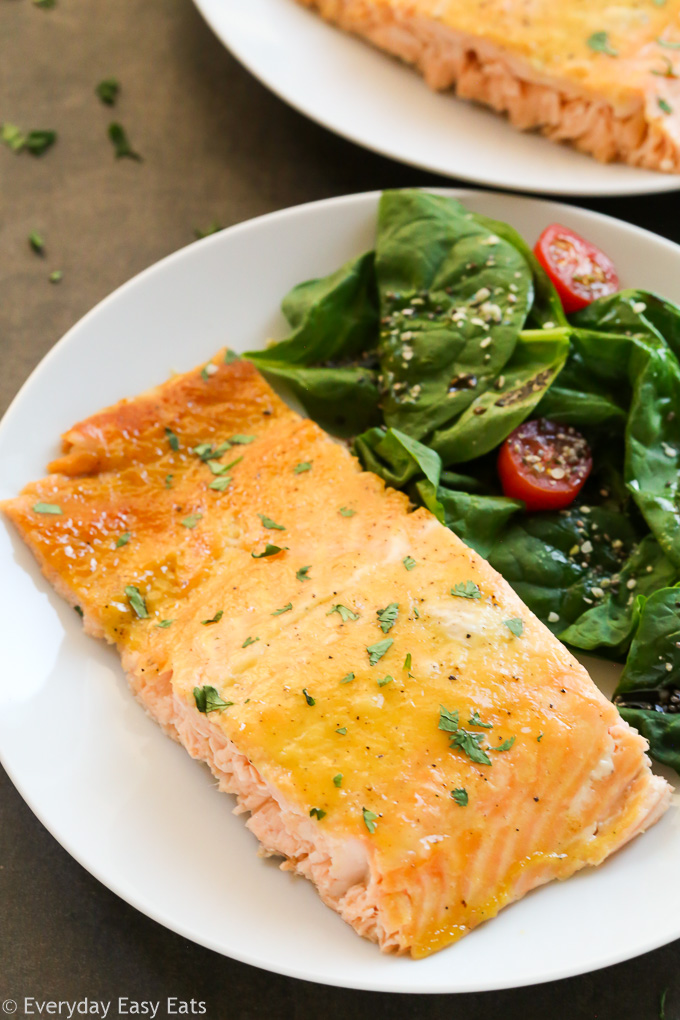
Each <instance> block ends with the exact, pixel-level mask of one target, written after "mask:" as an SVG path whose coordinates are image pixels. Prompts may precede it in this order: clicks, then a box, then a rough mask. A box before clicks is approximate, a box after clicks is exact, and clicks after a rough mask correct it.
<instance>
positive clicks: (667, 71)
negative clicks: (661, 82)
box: [652, 55, 678, 78]
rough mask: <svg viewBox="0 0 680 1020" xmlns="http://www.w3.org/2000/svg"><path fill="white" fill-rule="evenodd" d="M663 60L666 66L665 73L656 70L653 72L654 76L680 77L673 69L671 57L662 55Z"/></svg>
mask: <svg viewBox="0 0 680 1020" xmlns="http://www.w3.org/2000/svg"><path fill="white" fill-rule="evenodd" d="M661 59H662V60H663V62H664V64H665V65H666V69H665V71H656V70H653V71H652V74H655V75H656V76H657V78H677V77H678V76H677V74H676V73H675V68H674V67H673V61H672V60H671V59H670V57H666V56H664V55H662V56H661Z"/></svg>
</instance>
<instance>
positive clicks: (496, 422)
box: [430, 328, 569, 464]
mask: <svg viewBox="0 0 680 1020" xmlns="http://www.w3.org/2000/svg"><path fill="white" fill-rule="evenodd" d="M568 353H569V330H568V329H563V328H560V329H554V330H535V331H531V332H529V331H527V332H525V333H523V334H522V335H521V336H520V338H519V340H518V341H517V345H516V347H515V350H514V353H513V355H512V357H511V358H510V360H509V361H508V363H507V365H506V366H505V368H504V369H503V374H502V375H501V376H499V377H498V378H497V379H496V382H495V384H494V386H493V387H492V388H490V389H488V390H486V391H485V392H484V393H482V394H481V395H480V396H478V397H477V398H476V399H475V400H473V402H472V403H471V404H470V405H469V406H468V407H467V408H466V409H465V411H463V413H462V414H461V415H460V417H459V418H458V420H457V421H456V422H454V423H453V425H450V426H448V427H447V428H445V429H439V430H438V431H437V432H435V433H434V436H433V437H432V440H431V444H430V445H431V446H432V449H433V450H436V451H437V453H438V454H439V455H440V457H441V458H442V461H443V463H444V464H460V463H461V462H463V461H468V460H473V459H474V458H475V457H481V456H482V455H483V454H485V453H489V452H490V451H491V450H494V449H495V448H496V447H497V446H500V444H501V443H502V442H503V441H504V440H505V439H506V438H507V437H508V436H509V435H510V433H511V432H512V430H513V429H515V428H517V426H518V425H519V424H521V422H523V421H524V419H525V418H527V417H529V415H530V414H531V412H532V411H533V409H534V407H535V406H536V404H537V403H538V402H539V400H540V399H541V397H542V396H543V394H544V393H545V392H546V390H548V387H549V386H551V384H552V383H553V381H554V380H555V378H556V376H557V374H558V373H559V372H560V370H561V369H562V367H563V365H564V363H565V361H566V359H567V355H568Z"/></svg>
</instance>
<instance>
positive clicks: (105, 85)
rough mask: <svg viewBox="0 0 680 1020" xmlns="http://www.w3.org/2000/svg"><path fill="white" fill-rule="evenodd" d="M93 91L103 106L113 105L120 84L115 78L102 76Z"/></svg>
mask: <svg viewBox="0 0 680 1020" xmlns="http://www.w3.org/2000/svg"><path fill="white" fill-rule="evenodd" d="M94 91H95V93H96V95H98V96H99V98H100V99H101V101H102V103H104V105H105V106H113V105H114V103H115V102H116V99H117V98H118V93H119V92H120V85H119V84H118V82H117V81H116V79H115V78H104V79H103V80H102V81H100V82H99V84H98V85H96V86H95V90H94Z"/></svg>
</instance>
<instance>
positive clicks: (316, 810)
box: [309, 807, 326, 821]
mask: <svg viewBox="0 0 680 1020" xmlns="http://www.w3.org/2000/svg"><path fill="white" fill-rule="evenodd" d="M315 815H316V817H317V818H318V819H319V821H321V819H322V818H325V817H326V812H325V811H324V810H323V808H320V807H313V808H312V810H311V811H310V812H309V817H310V818H313V817H314V816H315Z"/></svg>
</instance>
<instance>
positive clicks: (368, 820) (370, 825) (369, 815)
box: [361, 808, 378, 834]
mask: <svg viewBox="0 0 680 1020" xmlns="http://www.w3.org/2000/svg"><path fill="white" fill-rule="evenodd" d="M361 812H362V814H363V816H364V823H365V825H366V828H367V829H368V831H369V832H370V833H371V834H373V833H374V832H375V823H376V822H377V821H378V815H376V814H375V812H374V811H369V810H368V808H362V809H361Z"/></svg>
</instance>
